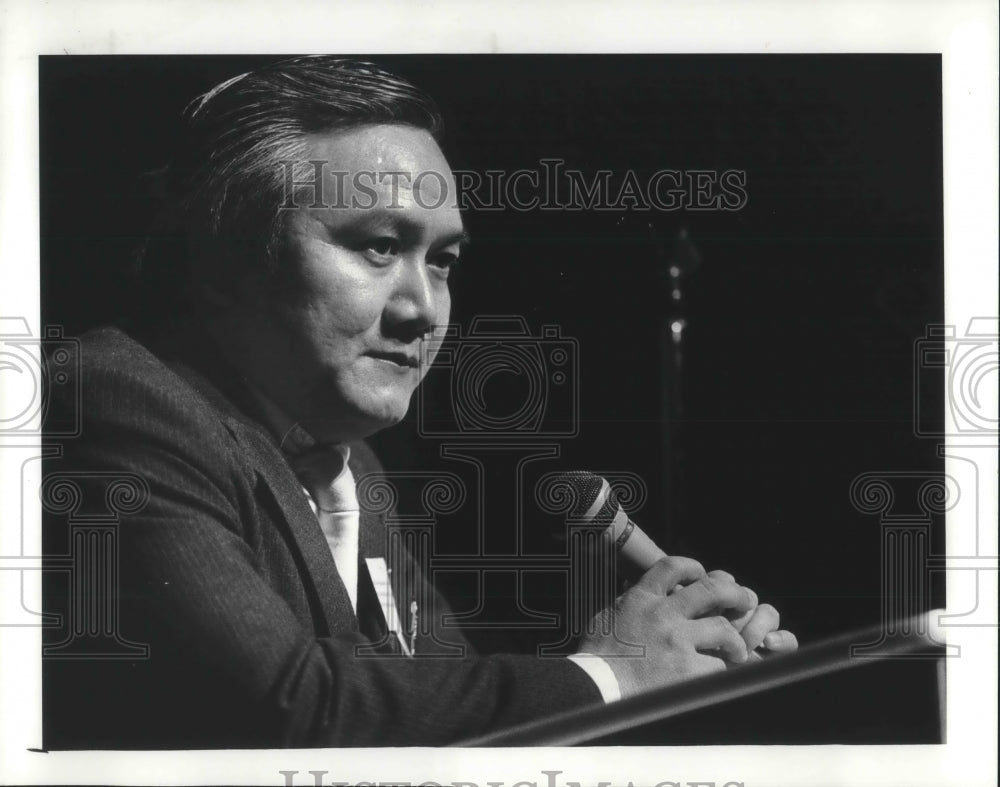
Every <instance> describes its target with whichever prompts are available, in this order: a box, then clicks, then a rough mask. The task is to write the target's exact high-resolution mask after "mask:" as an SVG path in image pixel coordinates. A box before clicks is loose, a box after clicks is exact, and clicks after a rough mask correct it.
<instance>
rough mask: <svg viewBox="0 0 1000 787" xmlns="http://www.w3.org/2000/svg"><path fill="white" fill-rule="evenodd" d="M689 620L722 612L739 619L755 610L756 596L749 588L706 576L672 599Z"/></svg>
mask: <svg viewBox="0 0 1000 787" xmlns="http://www.w3.org/2000/svg"><path fill="white" fill-rule="evenodd" d="M671 598H672V599H673V600H674V601H675V603H677V604H678V609H679V611H680V612H681V614H683V615H684V616H685V617H687V618H697V617H701V616H702V615H710V614H718V613H720V612H729V611H731V612H735V613H736V617H739V616H740V615H742V614H743V613H744V612H748V611H750V610H752V609H753V608H754V605H755V604H756V602H757V598H756V594H754V593H753V591H751V590H750V589H749V588H745V587H742V586H741V585H737V584H736V583H735V582H729V581H726V580H722V579H719V578H718V577H709V576H705V577H703V578H701V579H699V580H698V581H697V582H694V583H692V584H690V585H688V586H687V587H685V588H683V589H682V590H680V591H678V592H677V593H675V594H674V595H673V596H672V597H671Z"/></svg>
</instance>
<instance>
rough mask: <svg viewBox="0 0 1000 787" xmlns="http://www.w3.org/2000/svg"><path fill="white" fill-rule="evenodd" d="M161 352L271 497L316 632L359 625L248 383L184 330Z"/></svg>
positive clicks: (208, 345)
mask: <svg viewBox="0 0 1000 787" xmlns="http://www.w3.org/2000/svg"><path fill="white" fill-rule="evenodd" d="M158 344H159V343H158ZM158 349H159V352H160V353H161V354H162V355H161V357H165V358H167V359H169V360H171V361H172V362H171V366H172V367H173V368H174V371H175V372H177V373H178V374H179V375H180V376H181V377H183V378H184V379H185V380H187V382H188V383H189V384H190V385H191V386H192V387H193V388H194V389H195V390H196V391H197V392H198V393H199V394H201V395H202V396H203V397H204V398H205V399H206V400H207V401H208V402H209V403H211V404H212V405H213V406H214V407H215V408H216V410H217V411H218V412H219V414H220V417H221V419H222V420H223V422H224V423H225V424H226V425H227V427H228V428H229V430H230V432H231V433H232V434H233V435H234V436H235V437H236V438H237V440H238V441H239V442H240V443H241V444H242V445H243V447H244V449H245V457H246V459H247V461H248V462H249V463H250V465H251V466H252V467H253V468H254V471H255V472H256V474H257V478H258V480H259V482H260V485H261V487H262V488H263V490H264V492H265V494H266V496H267V497H269V498H270V502H271V505H270V506H269V508H270V509H271V510H270V514H271V518H272V519H273V520H274V522H275V524H276V526H278V527H283V528H285V529H286V532H287V533H288V535H289V536H290V538H288V539H286V541H287V542H288V543H289V546H290V548H291V549H293V551H296V550H297V553H298V554H296V555H295V560H296V564H297V565H298V567H299V573H300V574H301V580H302V582H303V585H304V586H305V588H306V592H307V594H309V596H310V599H309V601H310V606H311V608H312V611H313V619H314V625H315V626H316V629H317V632H318V633H320V634H321V635H322V634H333V633H337V632H343V631H344V629H345V622H347V621H350V622H351V623H352V624H353V623H355V622H356V619H355V615H354V610H353V609H352V607H351V600H350V597H349V596H348V595H347V588H346V587H344V583H343V582H342V581H341V579H340V574H339V573H338V572H337V566H336V564H335V563H334V560H333V555H332V554H331V553H330V547H329V545H328V544H327V543H326V538H325V537H324V536H323V531H322V530H321V528H320V526H319V522H318V521H317V519H316V515H315V514H314V513H313V510H312V508H311V507H310V506H309V503H308V500H307V498H306V494H305V492H304V490H303V489H302V485H301V484H300V483H299V480H298V478H297V477H296V476H295V473H294V471H293V470H292V468H291V467H290V466H289V465H288V462H287V460H286V459H285V456H284V454H283V453H282V452H281V449H280V448H279V447H278V442H277V440H276V439H275V437H274V436H273V435H272V434H271V433H270V432H269V431H268V430H267V428H266V427H264V426H263V423H262V419H261V418H260V415H259V406H258V404H257V402H256V400H255V399H254V397H253V395H252V394H251V393H250V391H249V388H248V387H247V385H246V383H245V382H244V381H243V380H242V378H240V376H239V375H238V374H237V373H236V372H235V371H234V370H233V369H232V368H231V367H230V366H229V364H228V362H227V361H226V359H225V358H224V357H223V356H222V354H221V353H219V352H218V350H216V349H215V348H214V347H213V346H212V345H211V343H209V342H207V341H206V340H205V338H204V336H203V335H199V336H196V337H191V336H190V335H189V331H183V330H181V331H178V332H177V333H176V334H174V335H173V336H171V338H170V341H169V342H168V343H167V344H166V346H164V345H163V344H159V348H158ZM363 524H364V523H362V525H363Z"/></svg>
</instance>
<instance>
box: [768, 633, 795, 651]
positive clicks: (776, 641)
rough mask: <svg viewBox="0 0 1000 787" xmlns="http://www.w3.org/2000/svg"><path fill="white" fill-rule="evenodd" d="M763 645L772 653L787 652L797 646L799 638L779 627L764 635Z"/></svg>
mask: <svg viewBox="0 0 1000 787" xmlns="http://www.w3.org/2000/svg"><path fill="white" fill-rule="evenodd" d="M764 647H765V648H767V649H768V650H769V651H772V652H773V653H789V652H790V651H793V650H796V649H797V648H798V647H799V640H798V638H797V637H796V636H795V635H794V634H793V633H792V632H790V631H785V630H784V629H781V630H780V631H771V632H769V633H768V634H767V635H766V636H765V637H764Z"/></svg>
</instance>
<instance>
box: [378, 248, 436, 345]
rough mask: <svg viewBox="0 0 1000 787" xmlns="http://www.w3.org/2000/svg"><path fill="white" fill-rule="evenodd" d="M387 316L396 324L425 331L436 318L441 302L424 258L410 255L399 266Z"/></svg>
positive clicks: (433, 323) (417, 330)
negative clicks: (410, 256) (438, 300)
mask: <svg viewBox="0 0 1000 787" xmlns="http://www.w3.org/2000/svg"><path fill="white" fill-rule="evenodd" d="M386 311H387V317H388V318H389V319H390V320H391V322H392V323H394V324H396V325H407V326H412V328H413V329H414V330H415V331H416V332H420V333H423V332H425V331H427V330H428V329H430V328H431V327H432V326H433V325H435V323H436V321H437V316H438V315H437V311H438V303H437V297H436V293H435V290H434V283H433V282H432V281H431V273H430V271H429V270H428V268H427V264H426V263H425V262H424V261H423V260H422V259H417V258H415V257H414V258H408V259H406V260H405V261H404V262H403V264H402V265H401V266H400V269H399V276H398V277H397V280H396V286H395V288H394V291H393V294H392V297H391V298H390V299H389V304H388V307H387V310H386Z"/></svg>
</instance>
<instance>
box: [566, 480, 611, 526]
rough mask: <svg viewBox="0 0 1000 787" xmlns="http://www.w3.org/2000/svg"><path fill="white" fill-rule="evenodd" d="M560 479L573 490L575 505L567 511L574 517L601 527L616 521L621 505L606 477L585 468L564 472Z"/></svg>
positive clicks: (581, 522)
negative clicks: (589, 471)
mask: <svg viewBox="0 0 1000 787" xmlns="http://www.w3.org/2000/svg"><path fill="white" fill-rule="evenodd" d="M559 480H560V481H562V482H563V483H565V484H566V486H567V487H569V488H570V489H571V490H572V492H573V494H572V500H573V505H572V506H571V507H570V509H569V511H568V512H567V513H568V514H569V516H570V517H571V518H572V519H575V520H579V522H580V524H583V523H587V524H592V525H594V526H599V527H608V526H609V525H610V524H611V523H612V522H613V521H614V518H615V516H616V515H617V514H618V511H619V510H620V509H621V506H620V505H619V503H618V497H617V495H615V492H614V490H613V489H612V488H611V485H610V484H609V483H608V482H607V480H606V479H604V478H601V476H599V475H595V474H594V473H588V472H586V471H584V470H572V471H570V472H567V473H563V474H562V475H561V476H560V477H559Z"/></svg>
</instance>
